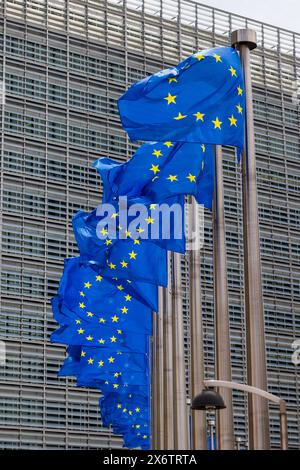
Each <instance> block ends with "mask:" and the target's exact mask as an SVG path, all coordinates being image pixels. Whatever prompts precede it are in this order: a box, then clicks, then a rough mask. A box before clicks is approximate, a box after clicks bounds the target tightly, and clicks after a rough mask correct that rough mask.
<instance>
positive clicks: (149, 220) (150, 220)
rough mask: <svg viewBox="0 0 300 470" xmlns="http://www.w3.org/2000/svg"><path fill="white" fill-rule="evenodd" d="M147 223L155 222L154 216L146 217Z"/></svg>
mask: <svg viewBox="0 0 300 470" xmlns="http://www.w3.org/2000/svg"><path fill="white" fill-rule="evenodd" d="M145 220H146V222H147V224H154V219H153V218H152V217H150V216H149V217H147V219H145Z"/></svg>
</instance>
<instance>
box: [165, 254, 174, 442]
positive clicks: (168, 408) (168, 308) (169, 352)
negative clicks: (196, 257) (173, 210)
mask: <svg viewBox="0 0 300 470" xmlns="http://www.w3.org/2000/svg"><path fill="white" fill-rule="evenodd" d="M172 310H173V305H172V276H171V267H170V254H168V286H167V288H166V289H164V317H163V321H164V326H163V335H164V361H163V367H164V368H163V370H164V407H163V408H164V412H163V418H164V447H163V448H164V449H166V450H173V449H175V435H174V389H173V376H174V369H173V318H172Z"/></svg>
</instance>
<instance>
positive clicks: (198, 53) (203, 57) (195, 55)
mask: <svg viewBox="0 0 300 470" xmlns="http://www.w3.org/2000/svg"><path fill="white" fill-rule="evenodd" d="M194 57H196V59H198V60H203V59H205V56H204V55H203V54H200V52H197V54H194Z"/></svg>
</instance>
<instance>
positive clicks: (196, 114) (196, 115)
mask: <svg viewBox="0 0 300 470" xmlns="http://www.w3.org/2000/svg"><path fill="white" fill-rule="evenodd" d="M194 116H195V117H196V121H202V122H203V121H204V119H203V117H204V116H205V114H202V113H200V112H199V111H197V112H196V113H195V114H194Z"/></svg>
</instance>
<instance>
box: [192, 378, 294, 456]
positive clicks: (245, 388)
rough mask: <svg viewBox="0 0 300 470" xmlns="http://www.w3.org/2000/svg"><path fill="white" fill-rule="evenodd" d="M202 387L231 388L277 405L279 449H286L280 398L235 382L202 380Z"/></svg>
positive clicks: (284, 425)
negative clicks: (278, 413)
mask: <svg viewBox="0 0 300 470" xmlns="http://www.w3.org/2000/svg"><path fill="white" fill-rule="evenodd" d="M204 385H205V386H206V387H225V388H231V389H235V390H242V391H244V392H247V393H251V394H254V395H258V396H259V397H261V398H265V399H266V400H269V401H272V402H274V403H277V405H279V412H280V441H281V449H282V450H287V449H288V429H287V411H286V403H285V401H284V400H283V399H282V398H280V397H277V396H276V395H273V394H272V393H269V392H266V391H265V390H261V389H260V388H257V387H252V386H251V385H246V384H240V383H237V382H228V381H226V380H204ZM198 396H200V395H198ZM196 398H198V397H196ZM196 398H195V399H196ZM198 409H201V408H198Z"/></svg>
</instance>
